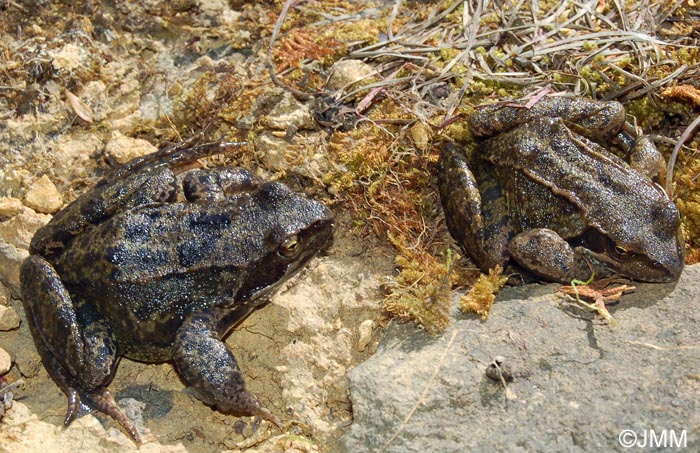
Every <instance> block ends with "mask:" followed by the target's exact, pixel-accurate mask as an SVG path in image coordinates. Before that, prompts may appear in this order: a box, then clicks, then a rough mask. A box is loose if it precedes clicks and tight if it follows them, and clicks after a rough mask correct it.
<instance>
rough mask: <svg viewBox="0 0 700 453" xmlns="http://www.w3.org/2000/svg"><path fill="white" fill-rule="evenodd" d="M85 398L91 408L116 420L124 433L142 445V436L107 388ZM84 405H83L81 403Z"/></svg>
mask: <svg viewBox="0 0 700 453" xmlns="http://www.w3.org/2000/svg"><path fill="white" fill-rule="evenodd" d="M83 397H84V398H85V399H86V400H87V401H88V403H89V405H90V407H93V408H95V409H96V410H98V411H100V412H103V413H105V414H107V415H109V416H110V417H112V418H113V419H114V421H116V422H117V423H118V424H120V425H121V427H122V428H124V431H126V432H127V434H129V437H131V438H132V439H133V441H134V442H136V443H137V444H139V445H141V435H140V434H139V431H138V429H137V428H136V425H134V423H133V422H132V421H131V420H130V419H129V417H127V416H126V415H125V414H124V412H122V410H121V409H119V406H117V402H116V401H114V398H113V397H112V394H111V393H109V390H107V389H106V388H104V387H103V388H101V389H99V390H98V391H97V392H95V393H90V394H88V395H83ZM81 404H82V403H81Z"/></svg>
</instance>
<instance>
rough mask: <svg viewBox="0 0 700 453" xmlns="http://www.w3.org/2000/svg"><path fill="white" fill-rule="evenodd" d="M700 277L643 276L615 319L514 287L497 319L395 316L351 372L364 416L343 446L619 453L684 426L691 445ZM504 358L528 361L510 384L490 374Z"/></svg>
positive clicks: (541, 290)
mask: <svg viewBox="0 0 700 453" xmlns="http://www.w3.org/2000/svg"><path fill="white" fill-rule="evenodd" d="M698 281H700V265H695V266H689V267H686V269H685V270H684V272H683V275H682V276H681V279H680V281H679V282H677V284H639V285H638V289H637V291H636V292H634V293H632V294H629V295H626V296H624V297H623V298H622V300H621V302H620V303H619V304H617V305H613V306H611V307H609V308H610V312H611V313H612V315H613V317H614V318H615V320H616V322H617V324H616V325H615V326H611V325H608V324H606V323H605V322H604V321H602V320H601V318H599V317H596V316H594V315H592V314H591V313H590V312H587V311H584V310H583V309H582V308H580V307H579V306H578V305H575V304H574V303H573V302H569V301H566V300H565V299H563V298H562V297H561V296H559V295H555V294H554V291H555V289H556V288H557V286H556V285H529V286H524V287H518V288H506V289H504V290H503V291H502V292H501V294H499V297H498V299H499V300H500V302H497V303H496V304H495V305H494V307H493V310H492V311H491V315H490V316H489V318H488V320H486V321H484V322H482V321H480V320H479V319H476V318H468V319H467V318H466V316H465V317H462V318H461V319H460V320H458V321H456V322H454V324H453V326H452V327H450V329H448V331H447V332H445V333H444V334H443V335H442V336H439V337H430V336H428V335H427V334H425V333H424V332H422V331H419V330H417V329H416V328H415V327H413V326H412V325H410V324H404V325H397V324H392V325H391V326H390V328H389V329H388V332H387V335H386V337H385V338H384V340H383V342H382V344H381V345H380V347H379V350H378V351H377V353H376V354H375V355H374V356H373V357H371V358H370V359H369V360H367V361H366V362H364V363H362V364H360V365H359V366H357V367H356V368H355V369H353V370H352V371H351V372H350V374H349V379H350V392H351V399H352V402H353V416H354V423H353V424H352V426H351V428H350V430H349V431H348V432H346V434H345V435H344V436H343V438H342V440H341V446H342V447H343V448H341V450H344V451H380V450H381V451H387V452H405V451H473V450H478V451H501V450H512V449H513V448H514V446H518V447H517V450H518V451H521V450H522V451H618V450H619V449H620V444H619V443H618V437H619V436H620V435H621V432H622V431H623V430H632V431H633V432H634V433H636V434H637V435H639V436H643V435H645V433H646V432H647V431H648V430H651V429H654V430H656V434H657V435H661V433H662V430H670V429H674V430H675V432H676V435H677V436H680V435H681V431H682V430H685V432H687V433H688V434H687V440H688V441H689V442H688V445H690V441H691V433H697V432H700V400H698V398H697V395H698V392H699V391H700V384H699V380H698V376H700V348H698V347H697V345H698V344H700V330H698V328H697V326H698V323H699V322H700V311H698V309H697V301H698V300H700V286H698V284H697V282H698ZM497 356H503V357H505V358H504V359H502V360H504V361H505V362H504V363H507V362H509V363H511V364H517V363H524V367H525V368H526V369H521V370H520V371H521V372H518V373H513V375H514V376H516V377H515V380H514V381H513V382H510V383H508V384H507V390H505V389H504V387H503V385H502V384H501V383H500V382H497V381H494V380H492V379H489V378H488V377H486V375H485V370H486V368H487V367H488V366H489V364H490V363H491V362H492V361H493V359H494V358H495V357H497ZM645 430H647V431H645ZM667 435H668V433H667ZM639 440H640V441H641V440H642V438H641V437H640V438H639ZM695 441H696V442H697V440H695Z"/></svg>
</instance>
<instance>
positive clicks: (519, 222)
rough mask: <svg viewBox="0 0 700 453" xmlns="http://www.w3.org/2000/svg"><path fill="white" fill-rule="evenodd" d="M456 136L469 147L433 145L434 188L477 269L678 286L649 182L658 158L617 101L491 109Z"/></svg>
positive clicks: (661, 211) (676, 244)
mask: <svg viewBox="0 0 700 453" xmlns="http://www.w3.org/2000/svg"><path fill="white" fill-rule="evenodd" d="M467 128H468V129H469V131H470V132H471V134H472V136H473V137H474V143H475V144H474V146H473V147H471V148H468V149H465V148H463V147H462V146H460V145H458V144H456V143H454V142H450V141H446V142H444V143H443V144H441V146H440V147H441V149H440V156H439V160H438V165H437V180H438V191H439V194H440V199H441V202H442V205H443V208H444V212H445V218H446V224H447V227H448V230H449V232H450V233H451V235H452V236H453V237H454V238H455V240H456V242H457V243H458V244H459V245H460V247H461V248H462V249H463V250H464V252H465V253H466V254H467V255H468V256H469V257H470V258H471V259H472V260H473V261H474V262H475V264H476V265H477V266H478V267H479V268H480V269H481V270H482V271H483V272H487V271H488V270H489V269H493V268H495V267H496V266H500V267H501V268H504V269H505V268H509V269H512V275H516V276H518V278H519V279H520V281H521V282H526V281H533V280H536V281H542V280H545V281H554V282H560V283H569V282H571V281H573V280H584V281H585V280H590V279H591V278H593V277H595V278H604V277H609V276H612V275H620V276H623V277H626V278H629V279H631V280H635V281H644V282H672V281H675V280H677V279H678V278H679V276H680V274H681V271H682V269H683V263H684V256H685V245H684V240H683V234H682V230H681V225H680V215H679V211H678V209H677V207H676V205H675V204H674V203H673V201H672V200H671V199H670V197H669V196H668V194H667V193H666V192H665V191H664V189H663V188H662V187H661V186H660V185H659V183H658V181H659V180H660V177H661V175H662V174H663V167H664V164H663V162H664V160H663V156H661V154H660V153H659V151H658V150H657V149H656V147H655V146H654V144H653V142H652V141H651V140H650V139H649V138H648V137H647V136H644V135H641V134H638V133H637V132H636V129H635V128H634V127H633V126H632V125H631V124H629V123H628V122H627V121H626V112H625V109H624V107H623V106H622V104H621V103H619V102H617V101H596V100H591V99H586V98H571V97H546V98H543V99H541V100H540V101H539V102H537V103H536V104H535V105H534V106H524V105H522V104H518V103H499V104H491V105H488V106H485V107H482V108H479V109H477V110H476V111H475V112H474V113H473V114H472V115H471V116H469V117H468V119H467ZM512 280H513V279H512ZM515 280H517V279H515Z"/></svg>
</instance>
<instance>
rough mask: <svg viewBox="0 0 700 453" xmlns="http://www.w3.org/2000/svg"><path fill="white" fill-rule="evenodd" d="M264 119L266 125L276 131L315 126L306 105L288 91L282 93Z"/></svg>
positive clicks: (312, 127) (313, 127)
mask: <svg viewBox="0 0 700 453" xmlns="http://www.w3.org/2000/svg"><path fill="white" fill-rule="evenodd" d="M264 121H265V124H266V125H267V126H268V127H270V128H271V129H276V130H278V131H286V130H288V129H289V128H294V129H295V130H299V129H315V128H316V122H315V121H314V118H313V116H312V115H311V112H310V111H309V107H308V105H306V104H302V103H300V102H299V101H297V100H296V99H294V96H292V95H291V94H290V93H285V94H284V96H283V97H282V99H280V101H279V102H278V103H277V105H275V106H274V107H273V108H272V110H271V111H270V113H269V114H268V115H267V116H266V117H265V120H264Z"/></svg>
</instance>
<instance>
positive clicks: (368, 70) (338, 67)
mask: <svg viewBox="0 0 700 453" xmlns="http://www.w3.org/2000/svg"><path fill="white" fill-rule="evenodd" d="M377 77H378V74H377V71H376V69H374V68H373V67H372V66H370V65H368V64H367V63H365V62H363V61H360V60H341V61H339V62H337V63H335V64H334V65H333V68H332V69H331V75H330V77H329V78H328V83H327V84H326V88H327V89H328V90H331V91H337V90H343V91H344V92H350V91H353V90H354V89H356V88H358V87H359V86H365V85H369V84H370V83H372V82H376V80H377ZM353 85H357V86H353Z"/></svg>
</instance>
